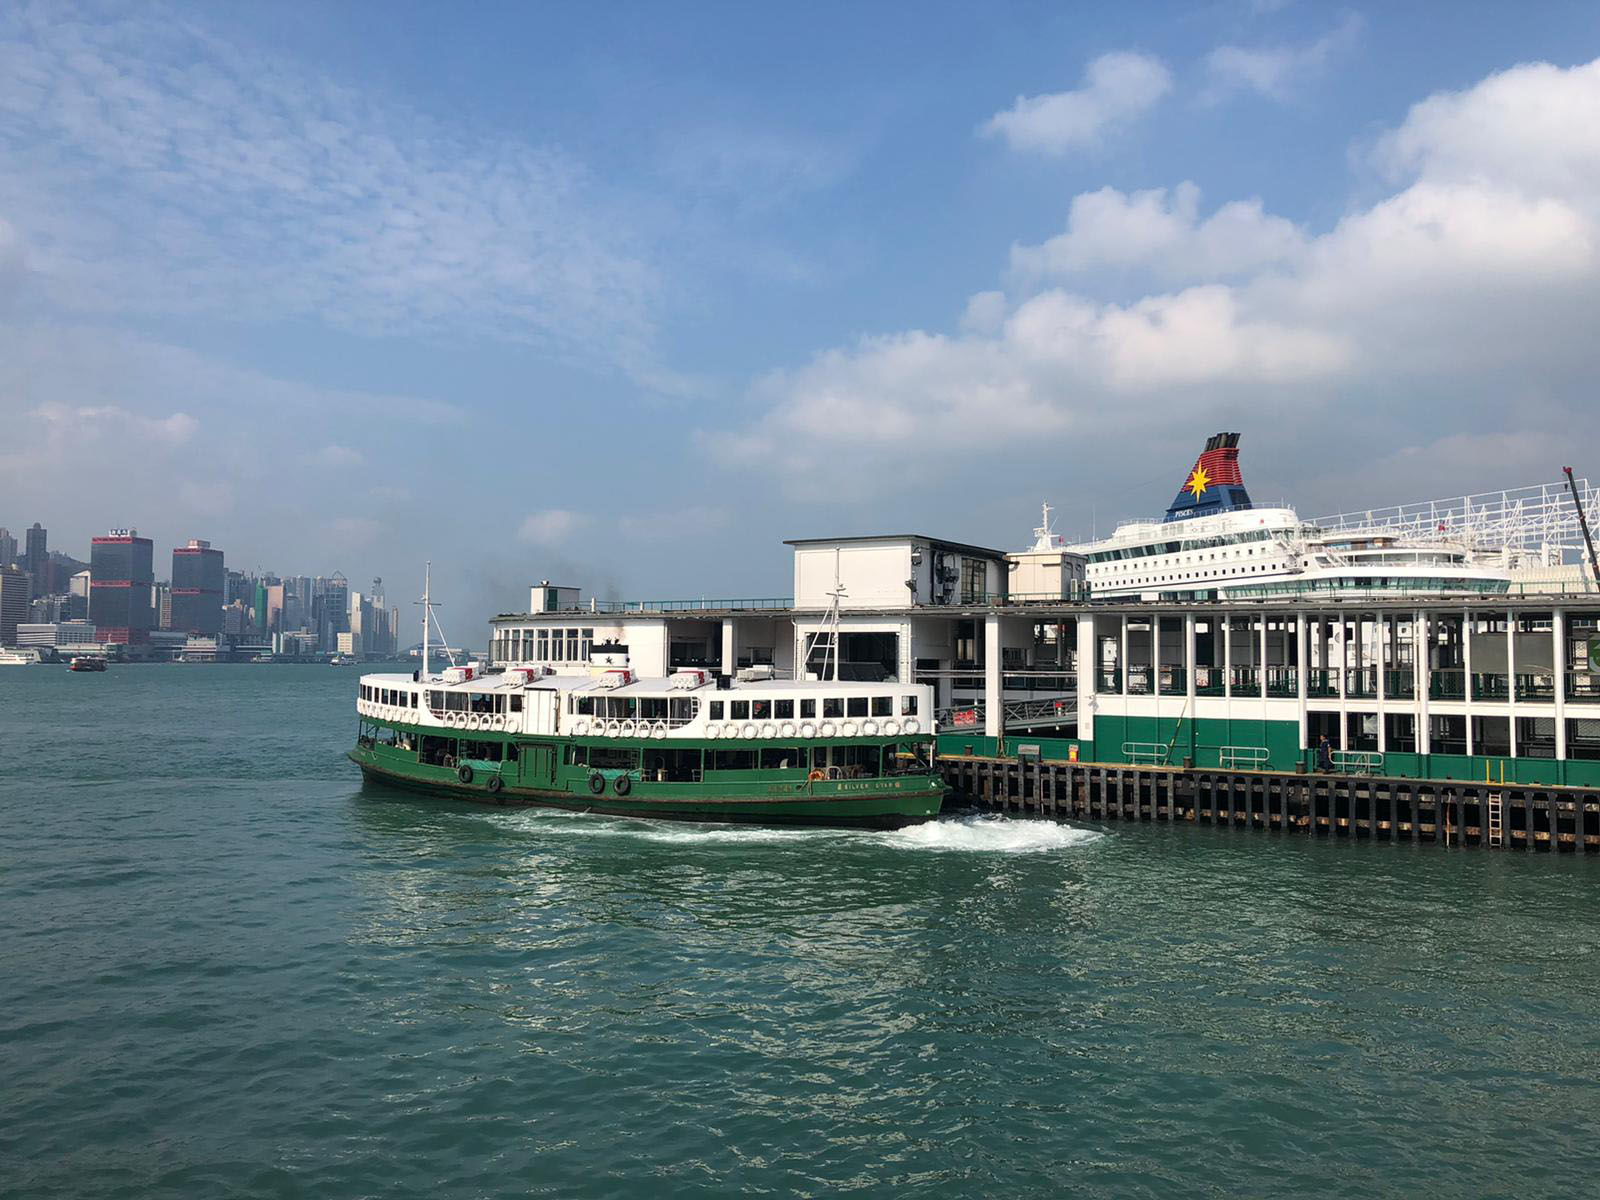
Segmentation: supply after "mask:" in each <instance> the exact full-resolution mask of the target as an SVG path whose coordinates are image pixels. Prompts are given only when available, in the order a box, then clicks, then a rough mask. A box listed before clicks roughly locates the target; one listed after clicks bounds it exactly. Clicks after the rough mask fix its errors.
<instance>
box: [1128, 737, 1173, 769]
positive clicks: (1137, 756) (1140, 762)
mask: <svg viewBox="0 0 1600 1200" xmlns="http://www.w3.org/2000/svg"><path fill="white" fill-rule="evenodd" d="M1169 752H1170V751H1169V749H1168V747H1167V746H1166V744H1165V743H1164V742H1123V743H1122V757H1123V758H1125V759H1127V760H1128V761H1129V762H1130V763H1133V764H1134V765H1136V766H1148V767H1164V766H1166V765H1167V755H1168V753H1169Z"/></svg>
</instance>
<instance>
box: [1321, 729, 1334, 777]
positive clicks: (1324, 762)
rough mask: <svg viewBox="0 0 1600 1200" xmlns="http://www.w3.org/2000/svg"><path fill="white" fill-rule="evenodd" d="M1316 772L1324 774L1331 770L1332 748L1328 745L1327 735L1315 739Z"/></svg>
mask: <svg viewBox="0 0 1600 1200" xmlns="http://www.w3.org/2000/svg"><path fill="white" fill-rule="evenodd" d="M1317 770H1319V771H1322V772H1324V773H1326V772H1329V771H1332V770H1333V747H1332V746H1330V745H1329V744H1328V735H1327V734H1323V735H1322V736H1321V737H1320V738H1318V739H1317Z"/></svg>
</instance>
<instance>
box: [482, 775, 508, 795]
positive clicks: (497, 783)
mask: <svg viewBox="0 0 1600 1200" xmlns="http://www.w3.org/2000/svg"><path fill="white" fill-rule="evenodd" d="M505 785H506V784H505V780H503V779H501V778H500V776H498V775H491V776H489V782H488V783H487V784H485V785H484V786H486V787H487V788H488V789H489V790H490V791H491V792H498V791H499V790H500V789H501V788H503V787H505Z"/></svg>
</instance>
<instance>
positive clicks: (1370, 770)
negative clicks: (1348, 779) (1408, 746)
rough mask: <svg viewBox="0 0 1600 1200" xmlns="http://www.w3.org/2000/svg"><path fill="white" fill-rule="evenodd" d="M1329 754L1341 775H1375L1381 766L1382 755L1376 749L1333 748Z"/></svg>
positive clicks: (1335, 768) (1334, 766)
mask: <svg viewBox="0 0 1600 1200" xmlns="http://www.w3.org/2000/svg"><path fill="white" fill-rule="evenodd" d="M1330 756H1331V757H1332V759H1333V769H1334V770H1335V771H1337V772H1338V773H1339V774H1341V775H1376V774H1377V773H1378V772H1379V771H1380V770H1381V769H1382V768H1383V755H1381V754H1379V753H1378V752H1377V751H1376V750H1333V751H1330Z"/></svg>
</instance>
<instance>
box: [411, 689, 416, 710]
mask: <svg viewBox="0 0 1600 1200" xmlns="http://www.w3.org/2000/svg"><path fill="white" fill-rule="evenodd" d="M416 706H417V694H416V693H415V692H412V693H411V707H412V708H415V707H416Z"/></svg>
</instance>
